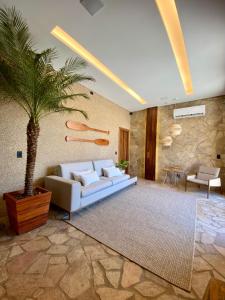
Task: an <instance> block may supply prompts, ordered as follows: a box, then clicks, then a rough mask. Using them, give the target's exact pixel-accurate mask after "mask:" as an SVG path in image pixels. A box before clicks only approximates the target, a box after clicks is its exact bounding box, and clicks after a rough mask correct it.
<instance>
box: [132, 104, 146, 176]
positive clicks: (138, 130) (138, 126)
mask: <svg viewBox="0 0 225 300" xmlns="http://www.w3.org/2000/svg"><path fill="white" fill-rule="evenodd" d="M146 116H147V110H141V111H137V112H134V113H133V114H132V115H131V121H130V168H129V171H130V173H131V174H132V175H137V176H139V177H144V174H145V137H146Z"/></svg>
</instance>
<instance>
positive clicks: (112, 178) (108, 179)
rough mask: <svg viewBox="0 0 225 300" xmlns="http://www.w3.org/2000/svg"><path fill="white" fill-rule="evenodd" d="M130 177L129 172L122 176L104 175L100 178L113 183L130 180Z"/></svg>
mask: <svg viewBox="0 0 225 300" xmlns="http://www.w3.org/2000/svg"><path fill="white" fill-rule="evenodd" d="M129 178H130V175H128V174H123V175H120V176H113V177H104V176H101V177H100V179H102V180H105V181H111V182H112V184H113V185H115V184H118V183H120V182H123V181H125V180H128V179H129Z"/></svg>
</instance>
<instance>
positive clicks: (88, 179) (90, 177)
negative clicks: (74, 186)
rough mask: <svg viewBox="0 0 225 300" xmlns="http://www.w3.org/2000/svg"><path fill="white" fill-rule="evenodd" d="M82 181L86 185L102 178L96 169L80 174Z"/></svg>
mask: <svg viewBox="0 0 225 300" xmlns="http://www.w3.org/2000/svg"><path fill="white" fill-rule="evenodd" d="M80 178H81V182H82V184H83V185H84V186H87V185H90V184H91V183H94V182H97V181H99V180H100V178H99V177H98V174H97V172H96V171H93V172H91V173H87V174H81V175H80Z"/></svg>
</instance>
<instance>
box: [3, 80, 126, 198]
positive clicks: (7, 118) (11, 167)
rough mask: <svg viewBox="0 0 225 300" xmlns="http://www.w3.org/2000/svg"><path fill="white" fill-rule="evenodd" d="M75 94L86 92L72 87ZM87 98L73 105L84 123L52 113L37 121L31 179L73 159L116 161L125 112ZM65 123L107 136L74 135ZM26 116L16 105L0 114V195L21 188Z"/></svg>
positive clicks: (100, 99)
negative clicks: (97, 141) (94, 141)
mask: <svg viewBox="0 0 225 300" xmlns="http://www.w3.org/2000/svg"><path fill="white" fill-rule="evenodd" d="M76 91H77V92H87V93H88V94H89V90H88V89H86V88H85V87H83V86H80V85H78V86H76ZM89 96H90V99H89V100H85V99H82V100H81V99H78V100H76V102H73V104H74V105H75V106H76V107H77V108H79V109H82V110H85V111H86V112H87V113H88V116H89V120H88V121H86V120H85V119H84V117H83V116H82V115H80V114H79V113H73V114H68V113H64V114H52V115H49V116H48V117H46V118H45V119H42V120H41V123H40V126H41V132H40V138H39V144H38V154H37V164H36V170H35V179H36V180H38V181H39V179H40V178H42V177H43V176H45V175H46V174H50V173H52V172H53V170H54V167H55V166H56V165H57V164H59V163H61V162H70V161H76V160H89V159H90V160H91V159H102V158H113V159H114V160H115V161H117V155H115V151H117V152H118V134H119V127H123V128H128V129H129V127H130V116H129V112H128V111H127V110H125V109H123V108H121V107H119V106H117V105H115V104H113V103H112V102H110V101H109V100H106V99H105V98H103V97H102V96H100V95H98V94H96V93H94V95H93V96H92V95H89ZM67 120H75V121H81V122H84V123H86V124H88V125H89V126H91V127H95V128H99V129H103V130H110V135H109V136H108V135H106V134H103V133H97V132H91V131H86V132H77V131H73V130H69V129H67V128H66V126H65V122H66V121H67ZM27 121H28V119H27V116H26V115H25V113H24V112H23V110H21V109H20V108H19V107H18V106H17V105H15V104H13V103H12V104H5V105H3V106H1V111H0V128H1V129H0V140H1V144H0V155H1V164H0V178H1V184H0V196H1V194H2V193H3V192H6V191H12V190H15V189H18V188H21V187H22V186H23V182H24V172H25V163H26V134H25V133H26V124H27ZM66 135H74V136H76V137H81V138H90V139H96V138H106V139H107V138H108V139H109V140H110V144H109V146H97V145H95V144H90V143H80V142H68V143H66V142H65V140H64V138H65V136H66ZM17 150H22V151H23V158H22V159H21V158H20V159H19V158H16V151H17Z"/></svg>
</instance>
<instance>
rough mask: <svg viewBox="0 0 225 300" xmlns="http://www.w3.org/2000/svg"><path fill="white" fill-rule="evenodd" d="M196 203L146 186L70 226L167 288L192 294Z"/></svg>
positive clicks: (121, 194)
mask: <svg viewBox="0 0 225 300" xmlns="http://www.w3.org/2000/svg"><path fill="white" fill-rule="evenodd" d="M195 219H196V200H195V198H193V197H191V196H190V195H189V194H188V193H187V194H185V193H183V192H177V191H175V190H172V189H169V188H164V187H160V186H159V185H156V184H152V183H151V182H149V181H144V180H141V181H139V182H138V185H136V186H131V187H129V188H127V189H125V190H123V191H120V192H118V193H117V194H115V195H113V196H110V197H108V198H106V199H104V200H103V201H100V202H98V203H96V204H93V205H92V206H89V207H88V208H86V209H83V210H81V211H80V212H78V213H75V214H74V215H73V217H72V219H71V220H70V221H68V223H69V224H71V225H73V226H75V227H76V228H78V229H80V230H81V231H83V232H85V233H86V234H88V235H90V236H91V237H93V238H94V239H96V240H98V241H100V242H101V243H103V244H105V245H107V246H109V247H110V248H112V249H113V250H115V251H117V252H119V253H120V254H122V255H123V256H125V257H127V258H128V259H130V260H132V261H133V262H135V263H137V264H139V265H140V266H142V267H144V268H145V269H147V270H149V271H151V272H153V273H155V274H156V275H158V276H160V277H162V278H163V279H165V280H167V281H168V282H170V283H172V284H174V285H176V286H178V287H180V288H182V289H184V290H190V287H191V274H192V262H193V254H194V240H195Z"/></svg>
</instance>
